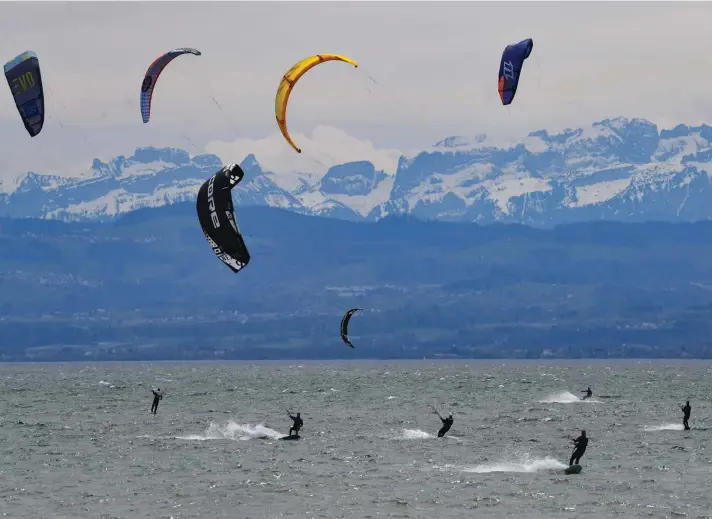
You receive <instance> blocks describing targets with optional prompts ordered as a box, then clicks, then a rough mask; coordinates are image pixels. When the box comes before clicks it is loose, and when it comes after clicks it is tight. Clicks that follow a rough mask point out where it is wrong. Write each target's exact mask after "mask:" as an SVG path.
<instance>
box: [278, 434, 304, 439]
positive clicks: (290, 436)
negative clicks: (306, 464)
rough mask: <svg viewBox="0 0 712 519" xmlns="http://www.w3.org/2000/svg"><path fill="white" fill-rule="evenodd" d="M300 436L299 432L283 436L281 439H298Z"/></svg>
mask: <svg viewBox="0 0 712 519" xmlns="http://www.w3.org/2000/svg"><path fill="white" fill-rule="evenodd" d="M300 438H301V436H299V435H298V434H290V435H289V436H282V437H281V438H280V440H298V439H300Z"/></svg>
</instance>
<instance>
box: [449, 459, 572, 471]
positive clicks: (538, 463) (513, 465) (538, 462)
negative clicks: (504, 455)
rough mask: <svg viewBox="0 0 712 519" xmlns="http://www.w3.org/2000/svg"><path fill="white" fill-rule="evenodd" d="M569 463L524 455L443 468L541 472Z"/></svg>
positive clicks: (559, 467)
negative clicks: (509, 459) (511, 458)
mask: <svg viewBox="0 0 712 519" xmlns="http://www.w3.org/2000/svg"><path fill="white" fill-rule="evenodd" d="M566 467H567V465H566V464H564V463H561V462H560V461H559V460H557V459H554V458H549V457H546V458H533V459H532V458H531V457H529V456H528V455H525V456H523V457H522V458H521V459H520V460H517V461H497V462H494V463H485V464H482V465H469V466H461V465H445V466H444V467H442V469H443V470H453V469H455V470H458V471H460V472H474V473H478V474H489V473H491V472H526V473H532V472H540V471H543V470H557V469H564V468H566Z"/></svg>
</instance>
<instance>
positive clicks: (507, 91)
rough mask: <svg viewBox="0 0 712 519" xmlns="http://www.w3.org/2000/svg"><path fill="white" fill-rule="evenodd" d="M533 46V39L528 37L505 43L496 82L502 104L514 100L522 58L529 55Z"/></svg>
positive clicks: (522, 62)
mask: <svg viewBox="0 0 712 519" xmlns="http://www.w3.org/2000/svg"><path fill="white" fill-rule="evenodd" d="M533 48H534V41H533V40H532V39H531V38H530V39H528V40H522V41H520V42H519V43H515V44H513V45H507V47H506V48H505V49H504V52H503V53H502V61H501V62H500V64H499V82H498V83H497V90H499V97H500V99H502V104H503V105H508V104H510V103H511V102H512V101H514V94H516V93H517V86H518V85H519V76H520V75H521V73H522V66H523V65H524V60H525V59H527V58H528V57H529V54H531V53H532V49H533Z"/></svg>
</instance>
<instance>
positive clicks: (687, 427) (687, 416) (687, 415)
mask: <svg viewBox="0 0 712 519" xmlns="http://www.w3.org/2000/svg"><path fill="white" fill-rule="evenodd" d="M680 409H682V412H683V413H684V414H683V417H682V425H683V426H685V430H686V431H689V430H690V424H689V423H687V421H688V420H689V419H690V413H691V412H692V407H690V401H689V400H688V401H687V403H686V404H685V405H684V406H680Z"/></svg>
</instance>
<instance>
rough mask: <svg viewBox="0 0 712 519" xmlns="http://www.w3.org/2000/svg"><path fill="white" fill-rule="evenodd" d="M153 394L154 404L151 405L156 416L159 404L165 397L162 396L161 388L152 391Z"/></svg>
mask: <svg viewBox="0 0 712 519" xmlns="http://www.w3.org/2000/svg"><path fill="white" fill-rule="evenodd" d="M151 393H153V404H151V412H152V413H153V414H156V412H157V411H158V402H160V401H161V399H162V398H163V395H162V394H161V388H158V389H156V390H155V391H154V390H153V389H152V390H151Z"/></svg>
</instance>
